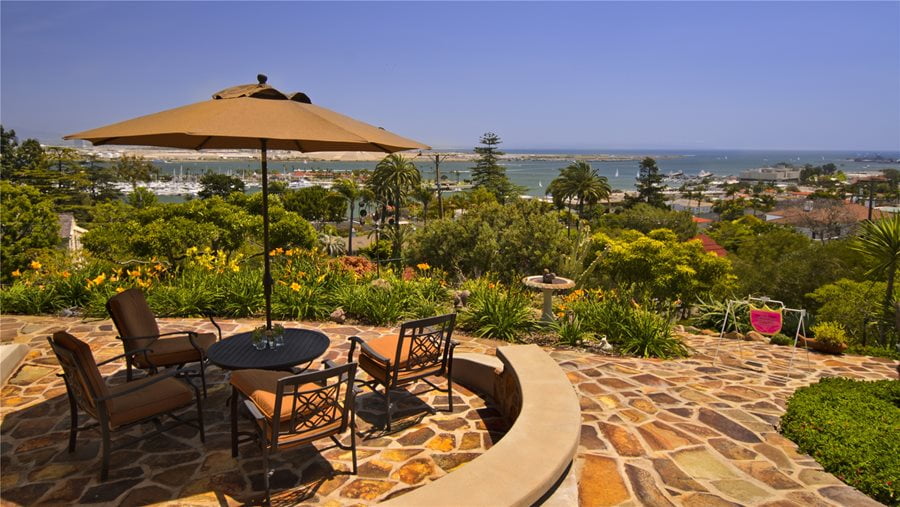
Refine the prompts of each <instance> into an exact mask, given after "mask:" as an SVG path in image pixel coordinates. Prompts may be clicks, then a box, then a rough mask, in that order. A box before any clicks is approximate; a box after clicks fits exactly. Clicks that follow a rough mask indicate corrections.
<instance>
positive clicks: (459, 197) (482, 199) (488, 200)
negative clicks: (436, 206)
mask: <svg viewBox="0 0 900 507" xmlns="http://www.w3.org/2000/svg"><path fill="white" fill-rule="evenodd" d="M447 204H448V207H450V208H451V209H470V208H475V207H478V206H485V205H488V204H499V202H498V201H497V198H496V197H495V196H494V194H493V193H491V192H490V191H489V190H488V189H486V188H473V189H471V190H467V191H464V192H454V193H453V195H451V196H450V198H449V199H447Z"/></svg>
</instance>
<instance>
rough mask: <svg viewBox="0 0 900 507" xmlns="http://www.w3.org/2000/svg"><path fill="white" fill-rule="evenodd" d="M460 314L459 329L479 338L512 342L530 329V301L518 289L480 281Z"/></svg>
mask: <svg viewBox="0 0 900 507" xmlns="http://www.w3.org/2000/svg"><path fill="white" fill-rule="evenodd" d="M469 287H471V289H470V290H471V291H472V295H471V296H470V298H469V305H468V306H467V307H466V309H465V310H464V311H463V312H462V319H461V320H462V327H464V328H466V329H469V330H470V331H472V332H474V333H475V334H476V335H478V336H481V337H483V338H495V339H498V340H505V341H515V340H517V339H518V338H519V336H521V335H522V333H525V332H527V331H530V330H531V329H532V328H533V327H534V319H533V316H532V309H531V298H530V297H529V295H528V294H526V293H524V292H522V291H521V290H519V289H514V288H512V287H504V286H503V285H502V284H500V283H493V282H487V281H486V280H482V281H480V282H478V283H476V284H471V285H469Z"/></svg>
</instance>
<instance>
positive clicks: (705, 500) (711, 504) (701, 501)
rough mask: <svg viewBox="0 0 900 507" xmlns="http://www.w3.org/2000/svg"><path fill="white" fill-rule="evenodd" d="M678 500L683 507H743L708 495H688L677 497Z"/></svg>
mask: <svg viewBox="0 0 900 507" xmlns="http://www.w3.org/2000/svg"><path fill="white" fill-rule="evenodd" d="M678 500H679V502H680V503H681V505H684V506H685V507H743V505H742V504H739V503H734V502H729V501H728V500H725V499H724V498H722V497H720V496H716V495H713V494H710V493H688V494H687V495H682V496H680V497H678Z"/></svg>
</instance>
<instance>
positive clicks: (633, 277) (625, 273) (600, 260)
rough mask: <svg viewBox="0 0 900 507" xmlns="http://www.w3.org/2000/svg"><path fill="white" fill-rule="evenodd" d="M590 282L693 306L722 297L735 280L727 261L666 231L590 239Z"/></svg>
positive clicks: (645, 298) (654, 298) (695, 242)
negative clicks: (593, 253)
mask: <svg viewBox="0 0 900 507" xmlns="http://www.w3.org/2000/svg"><path fill="white" fill-rule="evenodd" d="M591 243H592V251H593V252H595V255H594V256H593V260H590V259H589V262H590V263H591V265H590V267H589V273H590V275H589V276H590V277H591V278H592V279H593V280H595V281H596V282H598V283H599V284H600V285H601V286H603V287H606V288H616V289H623V290H626V291H633V292H634V293H635V294H636V295H638V296H641V297H642V299H643V300H644V301H651V300H656V301H676V300H680V301H682V302H688V303H689V302H693V301H696V300H697V299H698V298H701V297H702V298H709V297H717V296H722V295H724V294H726V293H728V291H729V290H730V289H731V288H733V286H734V282H735V277H734V275H733V274H732V271H731V263H730V262H728V260H727V259H725V258H722V257H718V256H715V255H710V254H708V253H707V252H706V251H705V250H703V245H702V244H701V243H700V242H699V241H687V242H684V241H681V240H679V239H678V237H677V236H676V235H675V233H674V232H672V231H670V230H666V229H658V230H655V231H651V232H650V233H649V234H646V235H645V234H642V233H640V232H638V231H623V232H622V234H621V235H619V236H618V237H612V236H610V235H608V234H606V233H603V232H600V233H597V234H595V235H594V236H592V237H591Z"/></svg>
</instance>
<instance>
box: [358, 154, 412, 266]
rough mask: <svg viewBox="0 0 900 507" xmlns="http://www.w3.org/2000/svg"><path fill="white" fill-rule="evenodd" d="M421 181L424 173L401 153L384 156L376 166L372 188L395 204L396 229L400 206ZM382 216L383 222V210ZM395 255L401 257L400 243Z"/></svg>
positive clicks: (395, 245) (395, 247)
mask: <svg viewBox="0 0 900 507" xmlns="http://www.w3.org/2000/svg"><path fill="white" fill-rule="evenodd" d="M421 181H422V175H421V174H420V173H419V169H418V168H417V167H416V165H415V164H413V163H412V161H411V160H409V159H407V158H405V157H404V156H403V155H400V154H399V153H392V154H390V155H388V156H386V157H384V158H383V159H381V161H380V162H378V165H376V166H375V171H374V172H373V173H372V177H371V178H370V179H369V184H370V188H371V189H372V192H373V193H374V194H375V196H376V198H377V199H379V200H380V201H381V202H382V203H385V204H387V203H390V204H392V205H393V206H394V229H395V231H399V229H400V207H401V204H402V203H403V199H404V198H405V197H406V196H407V195H409V192H410V191H412V189H414V188H415V187H417V186H418V185H419V184H420V183H421ZM381 218H382V223H383V222H384V212H383V211H382V216H381ZM393 255H394V257H395V258H399V257H400V255H401V246H400V244H399V243H395V244H394V250H393Z"/></svg>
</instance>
